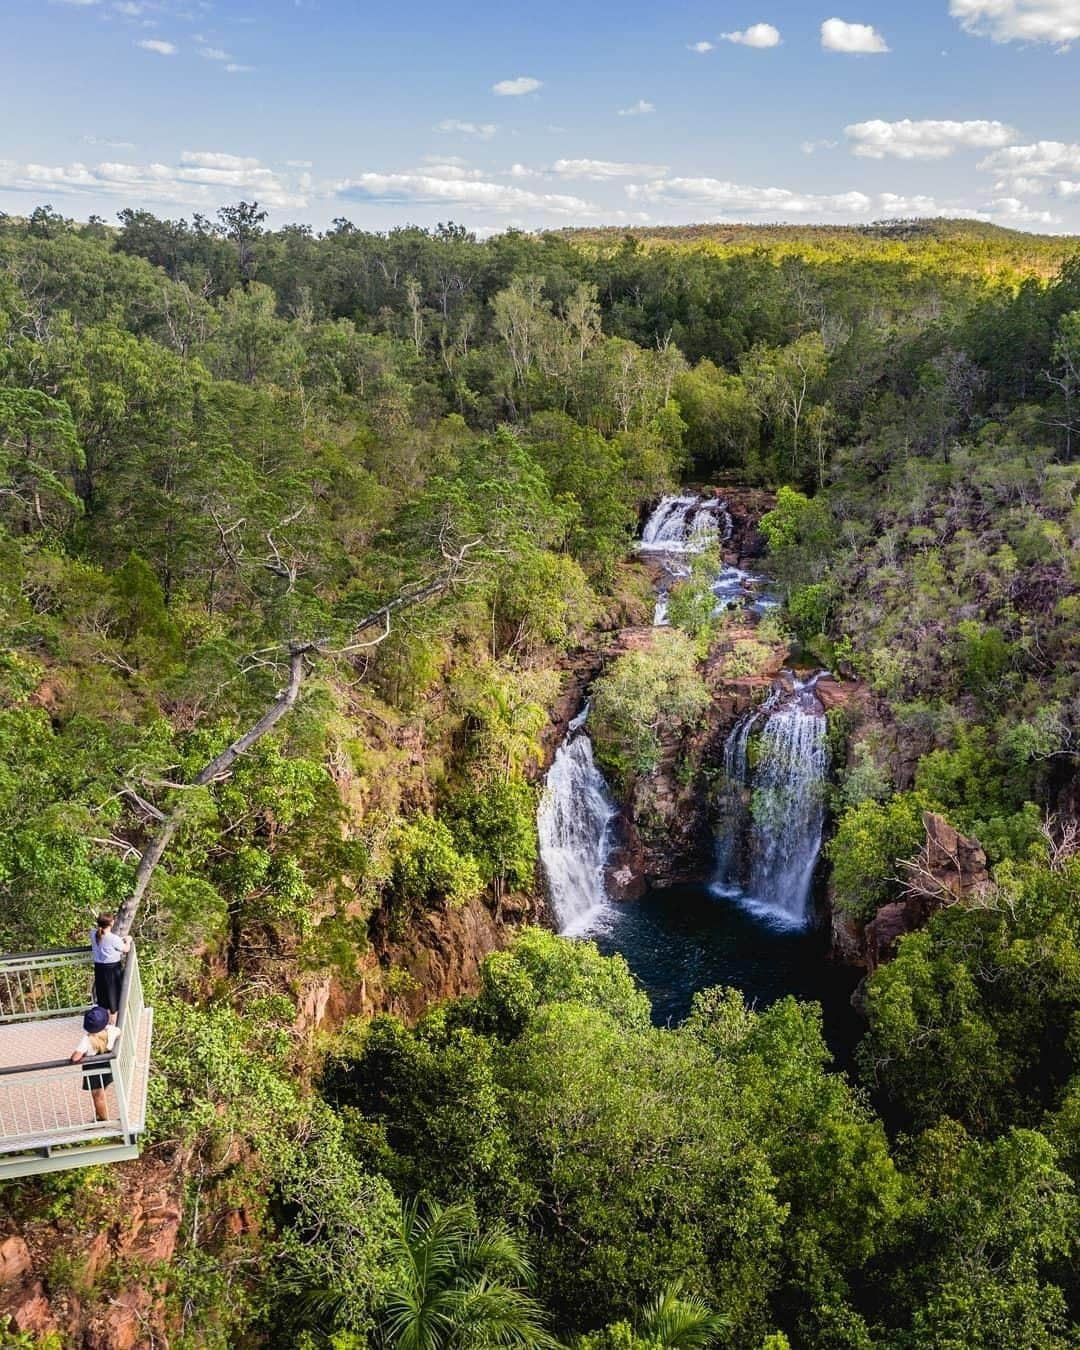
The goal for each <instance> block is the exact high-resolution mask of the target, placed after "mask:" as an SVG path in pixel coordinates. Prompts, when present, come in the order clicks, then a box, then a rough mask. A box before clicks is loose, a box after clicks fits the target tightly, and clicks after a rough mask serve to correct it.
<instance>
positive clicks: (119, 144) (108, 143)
mask: <svg viewBox="0 0 1080 1350" xmlns="http://www.w3.org/2000/svg"><path fill="white" fill-rule="evenodd" d="M82 139H83V144H84V145H103V146H104V147H105V148H106V149H107V150H134V149H135V142H134V141H114V140H111V139H110V138H109V137H108V136H94V135H92V134H90V133H87V135H85V136H84V137H83V138H82Z"/></svg>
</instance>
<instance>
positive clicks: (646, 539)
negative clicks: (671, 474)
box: [638, 496, 731, 553]
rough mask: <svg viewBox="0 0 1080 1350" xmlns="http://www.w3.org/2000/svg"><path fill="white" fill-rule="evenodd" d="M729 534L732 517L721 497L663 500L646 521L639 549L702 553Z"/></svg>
mask: <svg viewBox="0 0 1080 1350" xmlns="http://www.w3.org/2000/svg"><path fill="white" fill-rule="evenodd" d="M730 533H731V516H730V515H729V514H728V510H727V504H726V502H723V501H721V500H720V498H719V497H700V496H693V497H690V496H681V497H680V496H670V497H664V498H662V499H661V501H660V503H659V505H658V506H657V507H656V509H655V510H654V511H653V513H652V515H651V516H650V517H649V519H648V520H647V521H646V522H645V528H644V529H643V530H642V532H641V540H640V542H639V543H638V550H639V552H642V553H701V552H703V551H704V550H705V549H706V548H708V547H709V545H710V544H715V543H717V542H719V541H720V540H722V539H726V538H727V537H728V535H730Z"/></svg>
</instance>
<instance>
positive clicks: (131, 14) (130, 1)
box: [75, 0, 146, 19]
mask: <svg viewBox="0 0 1080 1350" xmlns="http://www.w3.org/2000/svg"><path fill="white" fill-rule="evenodd" d="M75 3H76V4H83V3H85V0H75ZM145 8H146V6H145V5H137V4H136V3H135V0H117V3H116V4H114V5H113V9H115V10H116V12H117V14H125V15H127V17H128V18H129V19H134V18H136V17H137V16H138V15H139V14H141V13H142V12H143V10H144V9H145Z"/></svg>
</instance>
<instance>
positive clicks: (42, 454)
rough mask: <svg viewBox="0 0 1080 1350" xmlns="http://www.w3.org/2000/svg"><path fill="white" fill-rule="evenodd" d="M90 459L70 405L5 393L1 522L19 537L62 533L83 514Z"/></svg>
mask: <svg viewBox="0 0 1080 1350" xmlns="http://www.w3.org/2000/svg"><path fill="white" fill-rule="evenodd" d="M84 463H85V459H84V456H83V452H82V448H81V447H80V445H79V441H78V436H77V433H76V430H75V423H74V420H73V418H72V416H71V410H70V409H69V408H68V406H67V404H66V403H64V402H62V401H61V400H59V399H55V398H50V397H49V395H48V394H44V393H42V392H41V391H40V390H37V389H0V519H3V520H4V521H5V522H6V524H7V525H8V528H9V529H11V530H12V531H13V532H14V533H16V534H27V533H30V532H31V531H33V530H38V529H44V530H52V531H59V530H62V529H63V528H64V527H65V526H67V525H69V524H70V523H71V521H72V519H73V518H74V516H75V515H76V514H77V512H78V510H79V501H78V498H77V497H76V496H75V492H74V487H73V480H74V476H75V474H76V473H77V472H78V470H79V469H81V468H82V467H83V465H84Z"/></svg>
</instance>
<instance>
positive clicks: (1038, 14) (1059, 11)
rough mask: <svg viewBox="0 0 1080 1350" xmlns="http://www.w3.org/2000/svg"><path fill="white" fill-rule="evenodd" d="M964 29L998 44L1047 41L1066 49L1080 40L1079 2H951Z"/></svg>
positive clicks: (950, 6)
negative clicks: (1071, 43)
mask: <svg viewBox="0 0 1080 1350" xmlns="http://www.w3.org/2000/svg"><path fill="white" fill-rule="evenodd" d="M949 13H950V14H951V15H952V16H953V18H954V19H959V20H960V25H961V27H962V28H964V29H966V31H967V32H969V33H975V34H977V35H978V36H979V37H988V38H992V39H993V40H994V41H995V42H1048V43H1052V44H1053V45H1055V46H1058V47H1066V46H1068V44H1069V43H1070V42H1074V41H1075V40H1076V39H1077V38H1080V4H1077V0H951V3H950V4H949Z"/></svg>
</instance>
